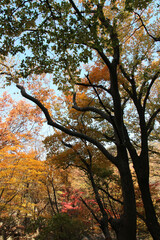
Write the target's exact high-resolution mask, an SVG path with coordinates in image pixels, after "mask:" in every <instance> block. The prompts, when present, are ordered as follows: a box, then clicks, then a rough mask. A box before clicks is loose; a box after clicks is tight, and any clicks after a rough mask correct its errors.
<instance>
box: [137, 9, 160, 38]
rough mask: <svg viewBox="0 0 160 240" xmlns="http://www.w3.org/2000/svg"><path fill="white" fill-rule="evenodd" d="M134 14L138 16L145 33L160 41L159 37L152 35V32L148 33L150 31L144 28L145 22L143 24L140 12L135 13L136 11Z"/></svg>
mask: <svg viewBox="0 0 160 240" xmlns="http://www.w3.org/2000/svg"><path fill="white" fill-rule="evenodd" d="M135 14H136V15H137V16H138V17H139V20H140V21H141V23H142V26H143V27H144V29H145V31H146V33H147V34H148V35H149V36H150V37H151V38H152V39H153V40H154V41H155V42H158V41H160V37H154V36H153V35H152V34H150V33H149V32H148V29H147V28H146V26H145V24H144V22H143V20H142V18H141V16H140V14H139V13H137V12H135Z"/></svg>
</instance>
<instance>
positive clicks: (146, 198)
mask: <svg viewBox="0 0 160 240" xmlns="http://www.w3.org/2000/svg"><path fill="white" fill-rule="evenodd" d="M137 178H138V184H139V188H140V191H141V195H142V201H143V205H144V209H145V215H146V225H147V228H148V231H149V232H150V234H151V236H152V238H153V239H154V240H160V225H159V223H158V220H157V217H156V212H155V209H154V206H153V201H152V198H151V193H150V187H149V178H148V177H145V176H144V171H143V169H141V171H138V174H137Z"/></svg>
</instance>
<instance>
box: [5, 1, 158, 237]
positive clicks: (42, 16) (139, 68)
mask: <svg viewBox="0 0 160 240" xmlns="http://www.w3.org/2000/svg"><path fill="white" fill-rule="evenodd" d="M158 7H159V5H158V4H157V2H152V1H140V3H138V4H137V2H136V1H135V2H134V3H132V2H131V1H103V0H99V1H97V0H93V1H85V0H84V1H79V2H78V1H72V0H69V1H49V0H41V1H34V0H32V1H24V2H23V1H17V0H10V1H6V0H3V1H2V2H1V13H0V20H1V24H2V25H3V27H2V28H1V30H0V35H1V37H2V41H1V54H3V55H7V54H8V53H11V54H14V55H15V54H18V53H21V54H24V53H25V54H24V55H23V56H22V58H21V59H23V60H22V61H21V63H20V66H19V71H18V76H19V77H21V78H22V77H24V78H25V77H27V76H29V74H31V73H36V74H41V73H43V72H48V73H53V81H54V83H55V84H57V85H58V87H59V88H60V89H62V90H63V91H66V92H67V91H69V89H70V90H71V89H72V88H73V87H74V86H75V85H76V84H77V82H78V83H79V84H81V85H83V87H86V88H87V90H85V91H86V94H87V95H88V96H89V99H90V101H88V102H84V104H81V103H80V105H79V103H78V101H77V95H78V93H76V89H77V91H78V87H74V92H75V93H73V108H74V109H75V110H77V111H79V112H80V113H82V114H81V116H83V121H82V122H85V120H86V119H85V116H86V113H89V119H90V121H89V122H87V120H86V123H87V124H89V126H91V128H92V129H94V130H95V131H96V132H97V131H98V133H99V134H100V135H101V137H100V136H99V135H98V137H97V134H94V131H86V130H85V129H83V130H80V128H79V129H78V128H74V121H71V123H69V121H68V120H69V119H67V118H66V116H64V119H63V117H62V116H60V115H59V119H58V117H57V118H56V117H55V119H54V118H53V117H52V116H51V113H50V112H49V111H48V110H47V108H46V107H45V105H44V103H43V101H42V103H41V102H40V100H41V99H40V100H39V99H38V98H37V97H36V96H34V95H33V96H31V95H29V94H28V93H26V91H25V88H24V87H23V86H22V85H20V84H18V85H17V87H18V88H19V89H20V90H21V93H22V95H23V96H24V97H26V98H27V99H29V100H30V101H32V102H34V103H36V104H37V106H39V107H40V108H41V110H42V111H43V113H44V114H45V117H46V119H47V122H48V124H49V125H51V126H53V127H54V128H57V129H59V130H61V131H62V132H64V133H66V134H68V135H70V136H73V137H75V138H76V141H78V139H79V141H80V140H82V139H83V140H85V141H87V142H89V143H90V144H93V145H94V146H95V147H97V148H98V149H99V151H101V152H102V153H103V154H104V156H105V158H106V161H108V160H109V161H110V162H111V163H112V164H114V165H115V167H116V168H117V169H118V171H119V174H120V179H121V189H122V195H123V203H124V204H123V213H121V216H120V218H119V219H118V220H117V219H116V218H114V217H109V216H108V214H105V219H104V226H105V227H104V228H105V231H104V232H105V235H106V238H107V239H111V236H110V232H109V230H108V225H109V224H110V225H111V227H112V228H113V229H114V231H115V232H116V235H117V239H118V240H122V239H123V240H128V239H131V240H135V239H136V201H135V193H134V185H133V180H132V175H131V170H130V166H129V160H131V161H132V164H133V166H134V169H135V172H136V176H137V179H138V185H139V188H140V192H141V196H142V200H143V205H144V210H145V221H146V225H147V227H148V230H149V232H150V234H151V235H152V237H153V239H155V240H158V239H160V226H159V223H158V220H157V217H156V213H155V209H154V206H153V201H152V198H151V194H150V188H149V146H148V143H149V140H150V136H151V135H152V133H154V130H155V129H157V128H158V127H159V125H158V114H159V112H160V108H159V107H158V101H159V100H158V96H157V95H156V96H155V97H154V98H153V96H152V90H153V89H154V85H155V84H156V83H157V80H158V78H159V61H158V54H159V51H158V49H157V45H156V43H157V42H158V41H159V26H158V21H157V13H158V11H156V10H157V9H158ZM25 50H26V51H25ZM90 59H92V61H95V62H98V61H100V64H101V65H100V71H101V70H103V68H104V67H105V68H107V69H108V74H107V79H106V77H103V78H99V80H98V81H96V80H95V82H94V79H92V80H91V77H90V74H88V75H87V77H86V82H84V81H81V80H80V76H79V72H80V67H81V66H82V65H81V63H87V62H88V61H89V60H90ZM13 80H14V79H13ZM151 98H152V100H151ZM81 100H82V99H81ZM156 101H157V104H155V103H156ZM85 104H86V105H85ZM150 104H151V106H154V107H152V108H150V107H149V106H150ZM61 106H64V103H63V104H62V105H61ZM64 107H65V106H64ZM61 113H62V114H63V111H62V110H61ZM134 139H136V142H135V141H134ZM106 142H107V143H108V142H110V143H112V144H113V145H114V146H115V149H116V151H115V152H114V154H113V153H112V152H110V151H109V150H108V145H107V144H106ZM137 143H138V148H139V149H138V150H137Z"/></svg>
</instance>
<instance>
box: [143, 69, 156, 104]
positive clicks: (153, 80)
mask: <svg viewBox="0 0 160 240" xmlns="http://www.w3.org/2000/svg"><path fill="white" fill-rule="evenodd" d="M159 74H160V71H158V72H157V73H156V74H155V75H154V76H153V78H152V81H151V83H150V84H149V87H148V89H147V93H146V96H145V98H144V102H143V108H145V106H146V102H147V100H148V97H149V94H150V90H151V88H152V86H153V84H154V82H155V81H156V79H157V78H158V76H159Z"/></svg>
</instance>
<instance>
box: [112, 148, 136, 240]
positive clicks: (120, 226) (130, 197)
mask: <svg viewBox="0 0 160 240" xmlns="http://www.w3.org/2000/svg"><path fill="white" fill-rule="evenodd" d="M118 159H119V162H120V164H119V166H118V169H119V172H120V177H121V186H122V194H123V203H124V214H123V215H122V216H121V218H120V220H119V221H118V223H117V224H116V225H117V226H116V225H115V226H116V227H115V232H116V234H117V239H118V240H136V201H135V193H134V186H133V180H132V175H131V172H130V168H129V161H128V156H127V152H126V150H125V148H124V147H121V150H120V151H119V158H118Z"/></svg>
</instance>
